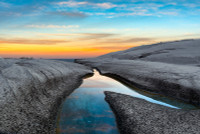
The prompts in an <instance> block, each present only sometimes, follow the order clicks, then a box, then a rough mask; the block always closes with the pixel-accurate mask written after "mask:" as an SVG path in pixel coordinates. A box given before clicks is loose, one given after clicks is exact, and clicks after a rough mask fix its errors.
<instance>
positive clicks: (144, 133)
mask: <svg viewBox="0 0 200 134" xmlns="http://www.w3.org/2000/svg"><path fill="white" fill-rule="evenodd" d="M105 94H106V101H107V102H108V103H109V105H110V107H111V108H112V109H113V111H114V113H115V115H116V118H117V124H118V127H119V130H120V132H121V134H199V132H200V115H199V110H180V109H172V108H169V107H165V106H161V105H158V104H154V103H150V102H147V101H145V100H142V99H139V98H134V97H131V96H128V95H123V94H118V93H113V92H105Z"/></svg>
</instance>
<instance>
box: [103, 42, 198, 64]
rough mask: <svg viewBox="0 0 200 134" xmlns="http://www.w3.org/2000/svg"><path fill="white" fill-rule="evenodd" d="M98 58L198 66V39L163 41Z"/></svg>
mask: <svg viewBox="0 0 200 134" xmlns="http://www.w3.org/2000/svg"><path fill="white" fill-rule="evenodd" d="M99 58H102V59H105V58H115V59H125V60H144V61H156V62H164V63H173V64H181V65H185V64H187V65H195V66H200V40H199V39H198V40H182V41H174V42H163V43H158V44H153V45H146V46H139V47H134V48H131V49H128V50H125V51H119V52H114V53H109V54H106V55H103V56H100V57H99Z"/></svg>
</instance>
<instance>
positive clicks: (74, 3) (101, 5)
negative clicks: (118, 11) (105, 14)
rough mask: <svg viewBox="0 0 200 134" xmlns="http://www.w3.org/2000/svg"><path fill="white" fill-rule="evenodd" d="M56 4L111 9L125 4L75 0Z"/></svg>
mask: <svg viewBox="0 0 200 134" xmlns="http://www.w3.org/2000/svg"><path fill="white" fill-rule="evenodd" d="M56 4H57V5H60V6H67V7H79V6H92V7H96V8H102V9H111V8H114V7H124V6H125V5H117V4H113V3H110V2H103V3H92V2H87V1H83V2H77V1H73V0H71V1H63V2H58V3H56Z"/></svg>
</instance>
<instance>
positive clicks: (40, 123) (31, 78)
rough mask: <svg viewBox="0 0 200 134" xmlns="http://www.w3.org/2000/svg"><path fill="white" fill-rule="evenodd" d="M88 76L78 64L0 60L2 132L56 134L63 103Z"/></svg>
mask: <svg viewBox="0 0 200 134" xmlns="http://www.w3.org/2000/svg"><path fill="white" fill-rule="evenodd" d="M89 73H92V71H91V69H90V68H89V67H85V66H82V65H78V64H75V63H67V62H61V61H49V60H27V59H0V84H1V86H0V132H1V133H12V134H14V133H17V134H53V133H55V120H56V115H57V111H58V108H59V106H60V104H61V102H62V101H63V99H64V98H65V97H66V96H67V95H69V94H70V93H71V92H72V91H73V90H74V89H75V88H77V87H78V86H79V85H80V84H81V83H82V78H83V77H84V76H85V75H86V74H89Z"/></svg>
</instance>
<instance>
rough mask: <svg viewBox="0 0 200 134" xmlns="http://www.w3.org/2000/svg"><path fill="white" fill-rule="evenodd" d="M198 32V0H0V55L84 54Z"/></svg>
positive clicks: (115, 49)
mask: <svg viewBox="0 0 200 134" xmlns="http://www.w3.org/2000/svg"><path fill="white" fill-rule="evenodd" d="M199 37H200V1H199V0H104V1H102V0H17V1H16V0H0V56H1V57H14V58H18V57H34V58H88V57H96V56H99V55H103V54H106V53H109V52H114V51H121V50H125V49H128V48H131V47H135V46H140V45H148V44H152V43H157V42H164V41H173V40H182V39H196V38H199Z"/></svg>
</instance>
